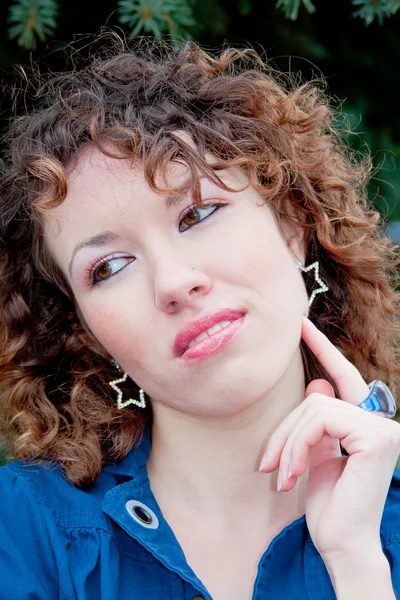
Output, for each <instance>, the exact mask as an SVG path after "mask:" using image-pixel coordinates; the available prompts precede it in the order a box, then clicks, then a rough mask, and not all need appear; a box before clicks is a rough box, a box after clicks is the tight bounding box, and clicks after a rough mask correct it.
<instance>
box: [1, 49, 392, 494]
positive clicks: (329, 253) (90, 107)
mask: <svg viewBox="0 0 400 600" xmlns="http://www.w3.org/2000/svg"><path fill="white" fill-rule="evenodd" d="M35 89H36V95H35V100H34V104H35V107H34V109H33V110H30V111H29V112H28V114H25V115H23V116H20V117H17V118H15V119H14V122H13V124H12V127H11V128H10V132H9V135H8V138H7V151H6V153H5V155H4V160H3V163H2V177H1V183H0V198H1V200H0V201H1V209H0V240H1V241H0V257H1V258H0V270H1V276H0V302H1V311H0V322H1V326H0V332H1V334H0V337H1V340H0V406H1V423H2V427H3V430H4V432H5V433H6V434H7V435H8V439H9V441H10V444H11V446H10V447H11V448H12V455H13V456H14V457H16V458H20V459H24V460H51V461H56V462H57V463H58V464H59V465H60V466H61V467H62V468H63V469H64V471H65V474H66V476H67V477H68V478H69V479H70V481H71V482H72V483H73V484H75V485H77V486H80V487H84V486H88V485H91V484H92V483H93V482H94V481H95V479H96V477H97V476H98V474H99V471H100V469H101V468H102V465H103V464H104V463H105V462H110V461H117V460H120V459H122V458H123V457H124V456H125V455H126V454H127V452H128V451H129V450H130V449H131V448H132V447H133V446H134V444H135V443H137V442H138V440H139V439H140V436H141V434H142V432H143V427H144V424H145V421H146V419H149V418H151V407H150V406H149V408H148V409H146V410H142V411H140V410H138V409H135V408H133V409H132V407H131V409H125V410H121V411H120V410H117V408H116V406H115V399H114V392H112V390H111V389H110V387H109V385H108V381H109V380H110V379H112V378H113V376H114V375H115V374H116V371H115V370H113V369H112V368H111V367H110V356H109V355H108V353H107V352H106V351H105V350H104V348H102V347H101V346H100V345H99V343H98V342H97V341H96V340H95V339H94V338H93V336H92V335H91V334H90V331H89V330H88V328H87V327H86V325H85V323H84V321H83V318H81V317H80V314H79V308H78V306H77V305H76V303H75V301H74V296H73V293H72V291H71V288H70V286H69V284H68V282H67V281H66V280H65V278H64V276H63V274H62V273H61V271H60V269H59V268H58V267H57V265H56V264H55V262H54V260H53V259H52V256H51V254H50V252H49V251H48V250H47V248H46V244H45V240H44V235H43V216H44V215H48V214H49V211H51V209H53V208H54V207H56V206H58V205H59V204H60V203H62V202H63V200H64V198H65V196H66V192H67V185H68V184H67V174H66V168H67V167H68V166H70V165H71V160H72V159H73V157H76V156H77V154H78V153H79V152H80V151H81V150H82V149H83V148H85V147H86V146H88V145H89V144H91V145H93V146H95V147H96V148H98V149H100V150H101V151H102V152H103V153H105V154H107V155H110V156H114V157H118V158H132V159H139V160H140V161H141V164H142V165H143V168H144V172H145V176H146V179H147V182H148V184H149V185H150V187H151V188H152V189H153V190H155V191H157V192H158V193H160V194H165V193H168V194H171V193H174V194H179V193H181V192H182V190H177V189H172V190H171V189H170V186H169V183H168V181H167V179H166V177H165V173H166V167H167V166H168V164H169V163H170V162H171V161H180V162H184V163H185V164H186V165H187V166H188V168H189V171H190V173H191V185H192V189H193V193H194V198H195V201H196V202H198V203H201V197H200V191H199V173H201V174H203V175H206V176H207V177H208V178H210V179H212V180H213V181H214V182H215V183H217V185H219V186H221V187H225V186H224V184H223V182H222V181H221V179H220V178H219V177H218V171H220V170H221V169H224V168H227V167H229V166H239V167H240V168H241V169H243V170H244V171H245V172H246V173H247V175H248V177H249V180H250V183H251V184H252V185H253V186H254V188H255V189H256V191H257V192H258V193H259V194H260V196H261V197H262V198H263V199H264V201H265V202H266V203H268V205H269V206H270V207H271V208H272V209H273V211H274V212H275V214H276V215H277V217H278V221H279V222H280V223H283V222H284V221H285V220H286V221H288V222H292V223H296V224H301V226H302V227H304V229H305V243H306V249H307V262H308V263H310V262H313V261H314V260H319V262H320V270H321V273H322V278H323V279H324V280H325V281H326V282H327V284H328V285H329V291H328V292H327V293H325V294H324V295H319V296H317V299H316V301H315V302H314V305H313V307H312V310H311V313H310V316H311V318H312V319H313V321H314V322H315V323H316V324H317V326H318V327H319V328H320V329H321V330H322V331H323V332H324V333H325V334H326V335H327V336H328V337H329V338H330V339H331V340H332V341H333V343H334V344H335V345H336V346H337V347H339V348H340V349H341V350H342V352H343V353H344V354H345V356H346V357H347V358H348V359H349V360H350V361H351V362H352V363H354V364H355V365H356V366H357V368H358V369H359V370H360V372H361V373H362V375H363V377H364V378H365V379H366V380H370V379H374V378H380V379H383V380H385V381H386V382H387V383H388V384H389V385H392V386H394V385H396V383H397V377H398V374H399V370H400V368H399V366H398V365H397V364H396V357H397V342H398V333H399V326H398V322H397V317H398V314H399V310H398V298H397V293H396V291H395V288H394V286H393V287H391V285H390V279H391V278H392V277H393V274H394V273H395V268H396V266H397V265H398V263H399V253H398V249H397V247H396V246H395V245H394V244H393V242H391V241H390V240H389V239H388V238H387V237H385V235H384V234H383V233H382V231H381V229H380V227H379V221H380V217H379V215H378V213H377V212H376V211H375V210H373V208H372V207H371V206H369V204H368V201H367V198H366V192H365V186H366V183H367V181H368V177H369V174H370V169H371V167H370V160H369V158H368V157H364V158H362V159H360V158H358V157H356V156H355V155H354V154H351V153H350V152H349V151H348V150H347V149H346V145H345V144H344V142H343V135H342V134H341V133H340V132H338V131H337V129H336V128H335V112H334V110H333V109H332V108H331V106H330V101H329V100H328V99H327V97H326V96H325V94H324V90H323V85H321V82H313V83H307V84H301V85H300V84H298V83H295V82H291V81H290V78H288V77H285V76H283V75H282V74H279V73H276V72H275V71H274V70H273V69H272V68H271V67H270V66H269V65H268V63H266V62H265V61H264V60H263V59H262V58H261V57H260V56H259V55H258V54H257V53H256V52H255V51H253V50H251V49H243V50H237V49H232V48H224V49H222V50H221V51H220V52H219V53H218V55H214V56H211V55H210V54H209V53H207V52H205V51H204V50H203V49H201V48H200V47H199V46H198V45H197V44H195V43H192V42H191V43H187V44H185V45H184V46H182V47H180V48H179V49H177V48H173V47H171V46H169V45H167V44H163V43H149V42H143V41H142V42H137V43H135V44H134V45H131V46H129V45H127V44H125V42H123V41H122V40H119V42H118V43H117V45H115V44H111V46H110V43H107V50H106V52H103V53H102V52H98V53H96V54H94V55H93V56H92V57H91V59H90V61H88V62H86V63H84V64H83V65H81V66H79V65H77V64H74V66H73V69H72V70H70V71H69V72H63V73H61V74H56V75H54V74H50V75H47V76H46V77H44V76H40V78H39V79H38V85H37V86H36V88H35ZM178 131H180V132H186V133H187V134H188V135H189V136H190V139H191V140H192V141H193V142H194V145H193V144H190V143H188V137H187V136H186V137H185V136H182V135H176V134H177V132H178ZM206 153H211V154H212V155H213V156H214V157H215V159H216V161H215V162H213V164H212V165H211V164H210V163H209V162H208V161H207V160H206V157H205V155H206ZM160 175H161V178H160V177H159V176H160ZM160 180H161V181H162V182H163V186H160ZM225 189H226V187H225ZM229 191H233V190H229ZM306 285H307V288H308V292H309V293H310V291H311V289H312V281H311V279H310V280H308V279H307V276H306ZM302 352H303V359H304V366H305V374H306V382H307V383H308V382H309V381H310V380H311V379H314V378H315V377H321V376H322V377H327V375H326V373H325V371H324V369H323V368H322V366H321V365H320V364H319V363H318V361H317V360H316V359H315V358H313V356H312V355H311V353H310V352H309V351H308V350H307V348H306V347H305V346H304V344H302ZM131 389H133V390H135V389H136V388H135V384H134V383H132V384H131Z"/></svg>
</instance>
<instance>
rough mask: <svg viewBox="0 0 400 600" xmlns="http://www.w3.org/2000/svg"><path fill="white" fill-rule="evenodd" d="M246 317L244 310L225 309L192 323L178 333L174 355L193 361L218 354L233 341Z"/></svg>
mask: <svg viewBox="0 0 400 600" xmlns="http://www.w3.org/2000/svg"><path fill="white" fill-rule="evenodd" d="M244 316H245V311H243V310H237V309H223V310H220V311H218V312H215V313H213V314H210V315H206V316H204V317H200V319H196V320H195V321H191V322H190V323H188V324H187V325H185V326H184V327H182V329H181V330H180V331H179V332H178V334H177V336H176V338H175V341H174V346H173V352H174V355H175V356H177V357H178V356H182V357H183V358H186V359H192V358H205V357H207V356H208V355H210V354H213V353H214V352H217V351H218V350H219V349H220V348H222V347H223V346H225V344H227V343H228V342H229V340H230V339H232V337H233V336H234V335H235V333H236V332H237V331H238V329H239V328H240V326H241V325H242V322H243V319H244ZM197 338H199V339H197Z"/></svg>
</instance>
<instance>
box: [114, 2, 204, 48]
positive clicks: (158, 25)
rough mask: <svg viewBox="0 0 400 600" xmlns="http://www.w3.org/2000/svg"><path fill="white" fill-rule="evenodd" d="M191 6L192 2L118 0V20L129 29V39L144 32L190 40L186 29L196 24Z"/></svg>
mask: <svg viewBox="0 0 400 600" xmlns="http://www.w3.org/2000/svg"><path fill="white" fill-rule="evenodd" d="M193 4H194V0H119V2H118V13H119V20H120V22H121V23H122V24H127V25H128V27H129V28H130V29H131V34H130V36H131V37H134V36H135V35H138V34H139V33H143V32H144V33H151V34H153V35H154V36H155V37H157V38H161V37H162V35H163V34H164V33H167V34H170V35H175V36H180V37H183V38H185V39H191V35H190V33H189V30H188V28H190V27H192V26H193V25H195V24H196V22H195V20H194V18H193Z"/></svg>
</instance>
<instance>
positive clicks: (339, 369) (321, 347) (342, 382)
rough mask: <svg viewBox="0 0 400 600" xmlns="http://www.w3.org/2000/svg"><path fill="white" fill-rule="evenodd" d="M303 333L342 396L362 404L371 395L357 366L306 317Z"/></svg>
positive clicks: (348, 400) (304, 338)
mask: <svg viewBox="0 0 400 600" xmlns="http://www.w3.org/2000/svg"><path fill="white" fill-rule="evenodd" d="M301 335H302V338H303V340H304V341H305V343H306V344H307V346H308V347H309V348H310V350H311V351H312V352H313V353H314V354H315V356H316V357H317V358H318V360H319V361H320V362H321V364H322V365H323V366H324V367H325V369H326V370H327V372H328V373H329V375H330V376H331V377H332V379H333V380H334V381H335V383H336V385H337V387H338V390H339V393H340V398H341V399H342V400H344V401H346V402H349V403H350V404H355V405H358V404H361V402H363V401H364V400H365V398H367V396H368V395H369V388H368V385H367V384H366V383H365V381H364V379H363V378H362V377H361V374H360V373H359V371H358V370H357V369H356V367H355V366H354V365H352V364H351V362H350V361H348V360H347V358H345V357H344V356H343V354H342V353H341V352H340V350H338V349H337V348H336V347H335V346H334V345H333V344H332V342H330V341H329V340H328V338H327V337H326V335H324V334H323V333H322V331H319V329H318V328H317V327H316V326H315V325H314V324H313V323H311V321H310V320H309V319H307V318H306V317H303V327H302V333H301Z"/></svg>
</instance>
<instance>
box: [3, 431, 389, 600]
mask: <svg viewBox="0 0 400 600" xmlns="http://www.w3.org/2000/svg"><path fill="white" fill-rule="evenodd" d="M149 451H150V435H149V433H148V432H145V435H144V437H143V440H142V442H141V444H140V445H139V447H138V448H137V449H136V450H132V451H131V452H130V453H129V454H128V455H127V457H126V458H125V459H124V460H123V461H122V462H120V463H119V464H114V465H110V466H106V467H104V468H103V470H102V472H101V474H100V476H99V478H98V480H97V482H96V484H95V485H94V487H93V488H92V489H90V490H89V491H82V490H79V489H77V488H74V487H73V486H72V485H71V484H70V483H69V481H68V480H67V479H66V478H65V477H64V476H63V474H62V472H61V471H60V470H59V469H58V468H57V467H56V466H54V465H49V464H45V465H36V466H35V465H28V464H24V463H22V462H19V461H14V462H12V463H10V464H9V465H7V466H6V467H3V468H1V469H0V598H1V599H2V600H3V599H7V600H22V599H23V600H27V599H29V600H56V599H59V600H72V599H78V600H160V599H162V600H194V599H196V600H200V599H201V598H202V599H204V600H211V596H210V594H209V593H208V591H207V590H206V589H205V587H204V585H203V584H202V582H201V581H200V580H199V579H198V578H197V577H196V575H195V573H194V572H193V571H192V569H191V568H190V566H189V565H188V563H187V562H186V559H185V555H184V553H183V551H182V549H181V547H180V545H179V543H178V541H177V539H176V537H175V535H174V533H173V531H172V530H171V528H170V526H169V525H168V523H167V522H166V520H165V519H164V518H163V515H162V513H161V510H160V508H159V506H158V505H157V501H156V499H155V497H154V495H153V494H152V492H151V489H150V485H149V480H148V476H147V469H146V462H147V458H148V455H149ZM204 519H207V515H204ZM381 538H382V546H383V549H384V552H385V554H386V556H387V557H388V559H389V563H390V566H391V569H392V579H393V584H394V588H395V591H396V594H397V595H398V597H399V598H400V472H398V471H395V473H394V477H393V480H392V484H391V487H390V491H389V494H388V497H387V501H386V506H385V510H384V514H383V519H382V525H381ZM210 552H211V553H212V552H213V548H212V546H210ZM321 598H323V599H324V600H330V599H332V600H333V599H334V598H335V594H334V591H333V588H332V584H331V581H330V578H329V575H328V573H327V571H326V568H325V565H324V563H323V561H322V559H321V557H320V555H319V554H318V552H317V550H316V549H315V547H314V545H313V543H312V541H311V538H310V535H309V533H308V530H307V527H306V523H305V518H304V516H303V517H301V518H300V519H298V520H296V521H294V522H293V523H291V524H290V525H289V526H287V527H285V529H283V531H281V533H280V534H279V535H277V536H276V537H275V538H274V539H273V541H272V542H271V543H270V544H269V546H268V548H267V549H266V551H265V553H264V554H263V556H262V558H261V560H260V562H259V565H258V573H257V576H256V580H255V583H254V591H253V600H275V599H276V600H277V599H279V600H283V599H284V600H305V599H307V600H321Z"/></svg>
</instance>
